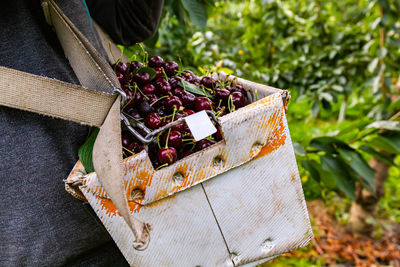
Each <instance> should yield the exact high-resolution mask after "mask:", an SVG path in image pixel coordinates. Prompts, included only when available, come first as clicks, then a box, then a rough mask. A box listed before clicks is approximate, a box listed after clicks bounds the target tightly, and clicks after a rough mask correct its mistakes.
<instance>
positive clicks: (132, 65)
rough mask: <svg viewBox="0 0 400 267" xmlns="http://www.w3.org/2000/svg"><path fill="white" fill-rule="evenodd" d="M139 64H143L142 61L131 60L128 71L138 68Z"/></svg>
mask: <svg viewBox="0 0 400 267" xmlns="http://www.w3.org/2000/svg"><path fill="white" fill-rule="evenodd" d="M141 66H143V64H142V62H139V61H132V62H131V64H129V71H135V70H137V69H139V68H140V67H141Z"/></svg>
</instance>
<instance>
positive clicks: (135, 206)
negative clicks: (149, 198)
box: [128, 201, 143, 213]
mask: <svg viewBox="0 0 400 267" xmlns="http://www.w3.org/2000/svg"><path fill="white" fill-rule="evenodd" d="M128 206H129V210H130V211H131V212H134V213H138V212H139V211H140V209H141V208H142V207H143V205H140V204H138V203H135V202H131V201H130V202H128Z"/></svg>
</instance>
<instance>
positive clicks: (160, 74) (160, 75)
mask: <svg viewBox="0 0 400 267" xmlns="http://www.w3.org/2000/svg"><path fill="white" fill-rule="evenodd" d="M154 70H155V72H156V78H161V77H162V76H163V72H162V69H161V68H154Z"/></svg>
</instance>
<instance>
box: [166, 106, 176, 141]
mask: <svg viewBox="0 0 400 267" xmlns="http://www.w3.org/2000/svg"><path fill="white" fill-rule="evenodd" d="M175 113H176V106H174V112H173V113H172V120H171V121H174V119H175ZM170 133H171V128H169V129H168V134H167V141H165V148H168V139H169V134H170Z"/></svg>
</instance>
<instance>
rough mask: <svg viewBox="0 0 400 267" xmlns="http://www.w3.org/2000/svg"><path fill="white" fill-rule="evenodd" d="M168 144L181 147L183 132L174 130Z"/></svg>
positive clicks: (170, 134)
mask: <svg viewBox="0 0 400 267" xmlns="http://www.w3.org/2000/svg"><path fill="white" fill-rule="evenodd" d="M167 136H168V134H167V135H165V137H164V143H165V142H166V139H167ZM168 146H172V147H175V148H180V147H181V146H182V134H181V133H180V132H179V131H172V130H171V132H170V133H169V137H168Z"/></svg>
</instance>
